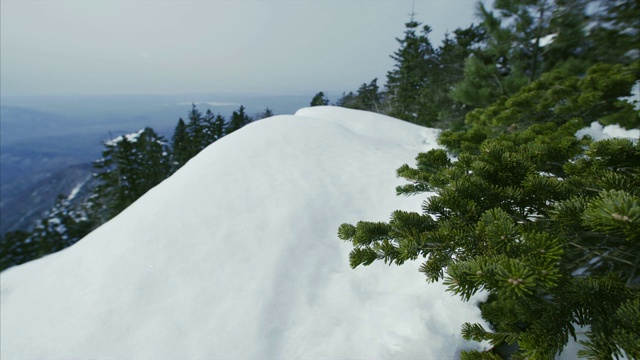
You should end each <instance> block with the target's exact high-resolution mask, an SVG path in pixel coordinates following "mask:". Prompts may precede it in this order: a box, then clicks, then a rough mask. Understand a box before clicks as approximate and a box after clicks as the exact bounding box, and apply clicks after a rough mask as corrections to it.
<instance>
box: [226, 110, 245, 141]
mask: <svg viewBox="0 0 640 360" xmlns="http://www.w3.org/2000/svg"><path fill="white" fill-rule="evenodd" d="M244 110H245V109H244V106H240V108H239V109H238V110H237V111H234V112H233V114H231V119H230V120H229V123H228V124H227V126H226V128H225V134H226V135H229V134H231V133H232V132H234V131H236V130H239V129H240V128H242V127H244V126H246V125H248V124H249V123H250V122H251V117H250V116H249V115H247V114H246V113H245V111H244Z"/></svg>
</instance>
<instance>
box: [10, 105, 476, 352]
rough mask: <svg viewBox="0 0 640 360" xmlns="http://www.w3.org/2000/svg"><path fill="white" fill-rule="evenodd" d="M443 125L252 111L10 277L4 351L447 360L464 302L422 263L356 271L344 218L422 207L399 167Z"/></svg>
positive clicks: (457, 343) (458, 344)
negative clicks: (95, 225) (249, 118)
mask: <svg viewBox="0 0 640 360" xmlns="http://www.w3.org/2000/svg"><path fill="white" fill-rule="evenodd" d="M436 135H437V133H436V131H435V130H432V129H426V128H422V127H418V126H415V125H412V124H409V123H406V122H402V121H399V120H395V119H392V118H389V117H385V116H381V115H377V114H371V113H366V112H361V111H354V110H347V109H341V108H334V107H318V108H308V109H302V110H300V111H298V112H297V113H296V115H293V116H276V117H273V118H269V119H266V120H262V121H259V122H255V123H253V124H251V125H249V126H247V127H245V128H243V129H241V130H239V131H237V132H235V133H233V134H231V135H229V136H227V137H225V138H223V139H222V140H220V141H218V142H216V143H214V144H213V145H211V146H209V147H208V148H207V149H205V150H204V151H203V152H201V153H200V154H199V155H198V156H196V157H195V158H194V159H192V160H191V161H190V162H189V163H188V164H187V165H186V166H184V167H183V168H182V169H181V170H180V171H178V172H177V173H176V174H175V175H173V176H172V177H171V178H169V179H167V180H166V181H164V182H163V183H161V184H160V185H158V186H157V187H155V188H154V189H152V190H151V191H149V192H148V193H147V194H146V195H145V196H143V197H142V198H141V199H139V200H138V201H137V202H136V203H134V204H133V205H132V206H131V207H129V208H128V209H127V210H125V211H124V212H122V213H121V214H120V215H119V216H117V217H116V218H114V219H113V220H111V221H110V222H108V223H106V224H105V225H103V226H102V227H100V228H99V229H97V230H96V231H94V232H93V233H91V234H89V235H88V236H87V237H86V238H85V239H83V240H81V241H80V242H78V243H77V244H76V245H74V246H72V247H71V248H68V249H67V250H65V251H62V252H60V253H57V254H54V255H51V256H47V257H45V258H43V259H40V260H38V261H34V262H31V263H28V264H25V265H22V266H18V267H15V268H11V269H8V270H7V271H5V272H3V273H2V274H1V275H0V280H1V304H0V305H1V307H0V309H1V317H0V324H1V329H0V330H1V334H2V336H1V340H0V341H1V343H0V358H2V359H14V358H16V359H17V358H31V359H33V358H38V359H47V358H56V359H59V358H67V359H69V358H95V359H98V358H120V359H125V358H126V359H134V358H137V359H150V358H153V359H176V358H188V359H196V358H201V359H222V358H224V359H229V358H234V359H258V358H259V359H266V358H288V359H310V358H316V359H317V358H341V359H345V358H349V359H357V358H367V359H369V358H379V359H400V358H420V359H444V358H455V357H457V354H458V352H459V351H460V349H464V348H473V347H474V346H477V345H474V344H471V343H466V342H464V341H463V340H462V339H461V337H460V326H461V324H462V323H463V322H464V321H481V319H480V313H479V310H478V309H477V308H476V306H475V304H474V301H471V302H469V303H464V302H461V301H460V300H458V298H455V297H452V296H451V295H450V294H448V293H445V291H444V287H443V286H441V285H439V284H427V283H425V282H424V278H423V276H422V275H420V274H419V273H418V266H419V264H418V263H411V264H405V265H404V266H401V267H396V266H391V267H389V266H385V265H384V264H373V265H372V266H369V267H364V268H363V267H359V268H357V269H355V270H352V269H350V268H349V265H348V252H349V250H350V245H349V244H346V243H343V242H342V241H340V240H339V239H338V238H337V235H336V233H337V229H338V226H339V225H340V224H341V223H343V222H351V223H353V222H356V221H358V220H387V219H388V217H389V215H390V213H391V211H392V210H394V209H406V210H415V211H419V209H420V204H421V202H422V201H423V200H424V197H408V198H407V197H396V196H395V186H397V185H399V184H402V180H400V179H397V178H396V177H395V176H394V175H395V169H396V168H398V167H399V166H400V165H402V164H403V163H410V164H413V163H414V158H415V156H416V155H417V153H418V152H419V151H426V150H428V149H431V148H433V147H435V146H436V140H435V139H436Z"/></svg>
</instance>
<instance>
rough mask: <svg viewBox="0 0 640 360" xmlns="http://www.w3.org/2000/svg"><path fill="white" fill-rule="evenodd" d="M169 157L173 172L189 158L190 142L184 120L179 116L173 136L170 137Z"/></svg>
mask: <svg viewBox="0 0 640 360" xmlns="http://www.w3.org/2000/svg"><path fill="white" fill-rule="evenodd" d="M171 149H172V151H171V158H172V164H171V165H172V172H175V171H176V170H178V169H179V168H181V167H182V165H184V164H186V163H187V161H189V159H191V157H192V155H191V144H190V137H189V133H188V132H187V125H186V124H185V123H184V120H182V118H180V120H178V124H177V125H176V128H175V130H174V131H173V137H172V138H171Z"/></svg>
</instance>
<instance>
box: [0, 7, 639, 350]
mask: <svg viewBox="0 0 640 360" xmlns="http://www.w3.org/2000/svg"><path fill="white" fill-rule="evenodd" d="M477 18H478V24H477V25H474V24H472V25H469V26H468V27H466V28H459V29H456V30H455V31H453V32H452V33H451V34H448V35H447V36H446V37H445V39H444V40H443V41H442V43H441V44H440V45H439V46H434V45H433V44H432V43H431V40H430V39H429V35H430V33H431V28H430V27H429V26H428V25H423V24H421V23H420V22H419V21H417V20H415V15H412V17H411V19H410V21H409V22H408V23H406V30H405V32H404V36H403V37H401V38H398V39H397V40H398V43H399V48H398V50H397V51H396V52H394V53H393V54H392V55H391V57H392V58H393V60H394V61H395V65H394V67H393V69H391V70H390V71H389V72H388V73H387V78H386V83H385V85H384V86H383V87H382V88H381V87H380V86H379V85H378V79H373V80H371V81H370V82H368V83H366V82H365V83H363V84H362V85H361V86H360V87H359V88H358V89H357V90H356V91H355V92H354V91H350V92H348V93H343V94H342V96H341V97H340V99H338V101H337V102H336V103H335V105H337V106H342V107H347V108H353V109H361V110H367V111H374V112H379V113H383V114H387V115H390V116H393V117H396V118H398V119H402V120H405V121H409V122H412V123H416V124H419V125H423V126H430V127H438V128H441V129H443V130H444V131H443V132H442V133H441V136H440V138H439V142H440V143H441V145H443V149H440V150H432V151H430V152H428V153H426V154H419V155H418V156H417V158H416V161H417V164H416V166H415V167H411V166H409V165H403V166H402V167H400V168H399V169H398V176H401V177H403V178H405V179H407V180H408V184H407V185H405V186H401V187H398V189H397V191H398V194H403V195H415V194H420V193H424V192H428V191H429V192H435V193H436V194H437V196H432V197H429V198H427V199H426V201H425V203H424V206H423V209H422V212H404V211H395V212H393V214H392V215H391V220H390V221H389V222H376V223H374V222H367V221H361V222H359V223H357V224H355V225H351V224H343V225H342V226H341V227H340V229H339V232H338V233H339V237H340V238H341V239H343V240H346V241H350V242H351V243H352V245H353V250H352V252H351V254H350V261H351V266H353V267H356V266H358V265H369V264H371V263H372V262H374V261H384V262H385V263H393V264H397V265H401V264H403V263H404V262H406V261H409V260H416V259H424V261H425V262H424V264H423V265H422V267H421V272H423V273H424V275H425V276H426V278H427V280H428V281H431V282H433V281H438V280H443V281H444V283H445V284H446V285H447V286H448V289H449V291H451V292H452V293H453V294H456V295H459V296H461V297H462V298H463V299H469V298H470V297H471V296H472V295H473V294H475V293H477V292H478V291H480V290H484V291H487V292H488V293H489V300H488V301H487V302H485V303H483V304H482V305H481V310H482V314H483V317H484V318H485V320H487V322H488V323H489V324H490V326H491V327H490V328H489V329H485V328H484V327H483V326H481V325H480V324H465V325H464V327H463V329H462V332H463V335H464V337H465V338H466V339H468V340H474V341H483V340H486V341H489V342H490V343H491V344H492V345H493V346H494V347H493V349H492V350H491V351H487V352H477V351H474V352H467V353H462V354H461V357H462V358H463V359H501V358H512V359H549V358H553V356H554V355H555V354H556V353H558V352H559V351H562V350H563V348H564V346H565V345H566V343H567V341H568V340H569V339H570V338H575V336H576V333H577V332H578V327H582V326H583V327H586V329H587V330H586V340H583V345H584V350H583V351H582V352H581V353H580V354H581V355H582V356H585V357H589V358H594V359H605V358H607V359H608V358H612V357H615V358H619V357H620V356H622V355H626V356H627V357H628V358H640V144H639V143H638V141H635V142H634V141H630V140H620V139H615V140H604V141H597V142H596V141H593V140H592V139H590V138H589V137H585V138H582V139H579V138H577V137H576V135H575V134H576V132H577V131H578V130H579V129H581V128H584V127H588V126H589V125H590V124H591V123H592V122H594V121H598V122H600V123H601V124H604V125H606V124H620V125H621V126H623V127H624V128H627V129H632V128H639V127H640V111H639V109H640V105H639V104H637V103H636V104H635V105H634V104H633V103H632V102H630V101H627V100H623V98H624V97H628V96H629V95H630V94H631V91H632V88H633V86H634V85H635V86H640V85H639V84H640V4H639V3H638V1H636V0H617V1H610V0H495V1H494V4H493V9H487V8H486V7H485V6H484V5H483V4H482V3H479V4H478V5H477ZM327 104H329V100H328V98H327V97H326V95H325V94H324V92H319V93H318V94H316V96H314V97H313V99H312V100H311V106H317V105H327ZM264 115H265V116H270V115H272V112H271V110H269V109H267V111H266V112H265V114H264ZM251 121H252V119H251V118H250V117H249V116H247V115H246V113H245V109H244V108H243V107H240V109H239V110H237V111H235V112H234V113H233V115H232V116H231V117H230V119H229V120H228V121H227V120H226V119H224V118H223V117H222V116H220V115H214V114H213V113H211V112H210V111H207V112H206V113H205V114H202V113H201V112H200V111H198V109H197V108H196V107H195V106H193V108H192V109H191V111H190V112H189V114H188V119H187V121H184V120H183V119H180V120H179V121H178V124H177V125H176V128H175V132H174V134H173V137H172V138H171V141H170V142H168V141H167V140H165V139H164V138H163V137H161V136H159V135H158V134H157V133H155V132H154V131H153V129H151V128H146V129H143V130H141V131H140V132H138V133H136V134H129V135H126V136H120V137H118V138H116V139H113V140H111V141H109V142H107V143H105V150H104V152H103V157H102V158H101V159H100V160H98V161H96V163H95V168H96V171H97V173H96V176H97V177H98V179H99V180H100V185H99V186H97V187H96V188H95V189H94V195H93V198H92V201H91V202H90V203H88V204H85V205H86V206H85V207H84V208H73V209H71V208H69V206H68V204H67V203H66V201H65V199H63V198H60V199H59V201H58V202H57V203H56V206H55V207H54V209H52V211H51V212H50V214H49V217H48V218H45V219H43V220H42V222H41V224H39V225H38V226H37V227H36V229H35V230H34V231H33V232H32V233H23V232H14V233H9V234H5V235H4V236H3V238H2V243H1V249H2V269H4V268H6V267H8V266H12V265H14V264H20V263H23V262H25V261H28V260H31V259H35V258H38V257H40V256H43V255H45V254H47V253H51V252H54V251H57V250H60V249H62V248H64V247H67V246H69V245H71V244H73V243H74V242H75V241H77V240H79V239H80V238H81V237H82V236H84V235H85V234H86V233H87V232H88V231H90V230H91V229H93V228H95V227H96V226H97V225H99V224H101V223H103V222H104V221H106V220H108V219H109V218H111V217H113V216H115V215H116V214H118V213H119V212H121V211H122V210H123V209H125V208H126V207H127V206H129V205H130V204H131V203H133V202H134V201H135V200H136V199H137V198H139V197H140V196H142V195H143V194H144V193H145V192H146V191H148V190H149V189H151V188H152V187H153V186H155V185H156V184H158V183H159V182H161V181H162V180H163V179H165V178H167V177H168V176H170V175H171V174H172V173H174V172H175V171H176V170H178V169H179V168H180V167H181V166H183V165H184V164H185V163H186V162H187V161H188V160H189V159H190V158H192V157H193V156H195V155H196V154H197V153H198V152H199V151H201V150H202V149H203V148H204V147H206V146H208V145H209V144H211V143H213V142H215V141H217V140H218V139H220V138H221V137H223V136H225V135H227V134H230V133H231V132H233V131H235V130H238V129H240V128H241V127H243V126H245V125H246V124H248V123H249V122H251ZM452 159H455V161H453V160H452ZM391 210H393V209H390V211H391Z"/></svg>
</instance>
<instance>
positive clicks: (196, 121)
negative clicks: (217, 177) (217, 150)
mask: <svg viewBox="0 0 640 360" xmlns="http://www.w3.org/2000/svg"><path fill="white" fill-rule="evenodd" d="M188 115H189V122H188V123H187V133H188V134H189V142H188V144H189V146H188V149H189V153H188V154H189V159H191V158H192V157H194V156H196V155H197V154H198V153H199V152H200V151H201V150H202V149H203V148H204V146H203V145H204V144H205V143H206V133H205V129H206V126H205V122H204V118H203V116H202V113H201V112H200V111H199V110H198V109H197V108H196V105H195V104H191V110H190V111H189V114H188Z"/></svg>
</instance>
